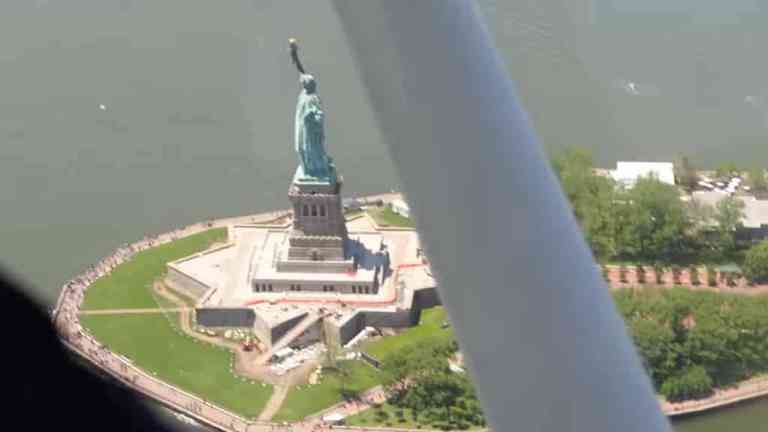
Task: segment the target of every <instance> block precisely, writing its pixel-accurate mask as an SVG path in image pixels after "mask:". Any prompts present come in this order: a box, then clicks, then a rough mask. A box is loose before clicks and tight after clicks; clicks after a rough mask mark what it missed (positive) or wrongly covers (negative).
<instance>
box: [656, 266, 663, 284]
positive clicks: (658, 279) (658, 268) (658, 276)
mask: <svg viewBox="0 0 768 432" xmlns="http://www.w3.org/2000/svg"><path fill="white" fill-rule="evenodd" d="M653 273H654V274H655V276H656V283H657V284H658V285H662V284H664V266H662V265H661V264H654V265H653Z"/></svg>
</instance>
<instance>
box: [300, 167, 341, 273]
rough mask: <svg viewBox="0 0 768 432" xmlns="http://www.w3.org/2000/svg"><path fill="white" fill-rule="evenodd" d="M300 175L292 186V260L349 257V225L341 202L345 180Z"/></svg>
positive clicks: (322, 259) (332, 259) (323, 259)
mask: <svg viewBox="0 0 768 432" xmlns="http://www.w3.org/2000/svg"><path fill="white" fill-rule="evenodd" d="M298 174H299V173H298V172H297V176H296V177H294V181H293V183H291V186H290V188H289V189H288V199H289V200H290V201H291V204H292V206H293V215H294V217H293V227H292V228H291V233H290V236H289V237H288V242H289V249H288V256H287V258H288V260H301V261H344V260H346V259H347V258H348V257H347V254H346V253H345V247H346V242H347V226H346V223H345V221H344V212H343V210H342V204H341V194H340V192H341V181H338V180H336V179H335V178H334V179H333V180H329V181H322V182H319V181H306V180H303V179H300V178H299V176H298Z"/></svg>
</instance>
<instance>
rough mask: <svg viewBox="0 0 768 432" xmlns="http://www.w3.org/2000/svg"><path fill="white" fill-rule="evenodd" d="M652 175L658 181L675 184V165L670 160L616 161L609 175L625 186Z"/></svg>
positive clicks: (632, 184) (630, 185)
mask: <svg viewBox="0 0 768 432" xmlns="http://www.w3.org/2000/svg"><path fill="white" fill-rule="evenodd" d="M648 176H653V177H656V178H657V179H659V180H660V181H662V182H664V183H667V184H671V185H674V184H675V166H674V164H673V163H672V162H622V161H620V162H616V169H615V170H612V171H611V177H613V179H614V180H616V181H617V182H619V183H622V184H624V185H625V186H627V187H632V186H634V184H635V182H636V181H637V179H639V178H641V177H648Z"/></svg>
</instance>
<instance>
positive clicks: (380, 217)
mask: <svg viewBox="0 0 768 432" xmlns="http://www.w3.org/2000/svg"><path fill="white" fill-rule="evenodd" d="M368 214H369V215H371V217H372V218H373V219H374V220H375V221H376V223H377V224H379V225H380V226H390V227H403V228H414V227H415V225H414V223H413V219H411V218H407V217H403V216H400V215H399V214H397V213H395V212H393V211H392V209H391V208H389V207H370V208H369V209H368Z"/></svg>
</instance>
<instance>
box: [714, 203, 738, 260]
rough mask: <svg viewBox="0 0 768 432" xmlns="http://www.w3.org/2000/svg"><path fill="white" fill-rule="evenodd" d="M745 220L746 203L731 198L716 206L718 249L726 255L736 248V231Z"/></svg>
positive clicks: (715, 218)
mask: <svg viewBox="0 0 768 432" xmlns="http://www.w3.org/2000/svg"><path fill="white" fill-rule="evenodd" d="M743 219H744V201H742V200H740V199H738V198H736V197H733V196H729V197H726V198H723V199H721V200H720V201H719V202H718V203H717V205H715V213H714V220H715V222H717V232H718V240H717V242H716V248H717V249H718V250H719V251H720V253H721V254H723V255H726V254H729V253H731V252H733V250H734V249H735V248H736V230H737V229H738V228H739V227H740V226H741V221H742V220H743Z"/></svg>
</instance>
